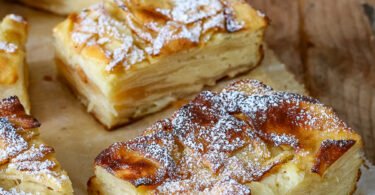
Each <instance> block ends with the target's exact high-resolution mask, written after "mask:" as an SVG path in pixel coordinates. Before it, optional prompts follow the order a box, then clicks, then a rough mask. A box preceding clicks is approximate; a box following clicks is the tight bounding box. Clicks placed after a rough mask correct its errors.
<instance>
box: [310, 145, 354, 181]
mask: <svg viewBox="0 0 375 195" xmlns="http://www.w3.org/2000/svg"><path fill="white" fill-rule="evenodd" d="M355 143H356V141H355V140H324V141H323V142H322V144H321V146H320V149H319V151H318V154H317V156H316V158H315V163H314V165H313V167H312V169H311V171H312V172H314V173H318V174H319V175H323V174H324V172H325V171H326V170H327V169H328V167H330V166H331V165H332V164H333V163H334V162H336V160H338V159H339V158H340V157H341V156H342V155H343V154H345V153H346V152H347V151H348V150H349V149H350V148H351V147H352V146H353V145H354V144H355Z"/></svg>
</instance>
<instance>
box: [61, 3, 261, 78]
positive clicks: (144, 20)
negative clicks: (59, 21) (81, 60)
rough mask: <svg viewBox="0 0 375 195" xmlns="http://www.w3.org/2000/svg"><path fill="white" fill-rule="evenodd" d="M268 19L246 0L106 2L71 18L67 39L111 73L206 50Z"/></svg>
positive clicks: (253, 28)
mask: <svg viewBox="0 0 375 195" xmlns="http://www.w3.org/2000/svg"><path fill="white" fill-rule="evenodd" d="M263 17H264V16H263V15H262V14H261V13H260V12H257V11H255V10H254V9H252V8H251V7H250V6H249V5H248V4H247V3H246V2H245V1H241V0H225V1H220V0H201V1H196V0H188V1H179V0H162V1H144V0H120V1H107V2H106V3H102V4H97V5H95V6H92V7H90V8H88V9H87V10H85V11H83V12H81V13H80V14H72V15H70V17H69V21H70V22H71V27H70V31H69V34H68V36H70V39H71V41H72V42H73V43H74V45H75V47H76V48H77V51H78V52H81V51H85V50H86V52H87V53H88V55H92V56H93V57H95V58H98V59H100V60H105V61H107V63H108V65H107V66H106V67H105V69H106V70H107V71H112V70H114V69H116V67H119V68H120V69H122V68H125V69H129V68H130V67H131V66H132V65H134V64H137V63H140V62H143V61H148V62H152V61H153V60H155V59H154V58H157V57H160V56H168V55H169V54H172V53H176V52H179V51H182V50H188V49H189V48H192V47H197V46H204V45H205V44H206V43H207V42H209V41H210V40H211V39H212V37H213V35H215V34H217V33H234V32H238V31H246V30H252V31H254V30H257V29H261V28H264V27H265V25H266V23H267V22H266V20H264V18H263Z"/></svg>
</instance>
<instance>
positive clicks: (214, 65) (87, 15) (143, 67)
mask: <svg viewBox="0 0 375 195" xmlns="http://www.w3.org/2000/svg"><path fill="white" fill-rule="evenodd" d="M266 26H267V19H266V18H265V17H264V15H262V14H261V13H260V12H258V11H256V10H254V9H253V8H251V7H250V5H248V4H247V3H246V2H245V1H242V0H185V1H181V0H160V1H153V0H108V1H105V2H104V3H101V4H97V5H95V6H92V7H91V8H89V9H87V10H84V11H82V12H81V13H80V14H72V15H70V16H69V17H68V19H66V20H65V21H64V22H62V23H61V24H59V25H58V26H57V27H56V28H55V29H54V40H55V47H56V62H57V66H58V70H59V73H60V74H61V75H62V77H63V78H64V79H65V80H66V81H67V83H68V84H69V85H70V86H71V88H72V89H73V90H74V91H75V93H76V94H77V96H78V97H79V98H80V99H81V101H82V102H83V103H84V104H85V105H86V106H87V109H88V111H89V112H91V113H93V114H94V115H95V116H96V117H97V119H98V120H99V121H100V122H101V123H102V124H104V125H105V126H106V127H107V128H113V127H115V126H118V125H121V124H124V123H127V122H129V121H131V120H133V119H136V118H139V117H141V116H144V115H147V114H150V113H153V112H156V111H158V110H160V109H162V108H164V107H166V106H167V105H168V104H169V103H171V102H173V101H175V100H176V99H178V98H181V97H185V96H186V95H187V94H192V93H194V92H198V91H200V90H201V89H202V88H203V87H204V86H206V85H214V84H215V82H216V81H217V80H218V79H221V78H223V77H227V76H229V77H233V76H235V75H237V74H239V73H242V72H245V71H248V70H250V69H252V68H254V67H255V66H256V65H257V64H258V63H259V62H260V60H261V58H262V42H263V35H264V30H265V28H266Z"/></svg>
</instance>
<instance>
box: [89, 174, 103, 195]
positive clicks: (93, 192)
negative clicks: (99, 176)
mask: <svg viewBox="0 0 375 195" xmlns="http://www.w3.org/2000/svg"><path fill="white" fill-rule="evenodd" d="M95 179H96V177H95V176H92V177H90V179H89V180H88V181H87V194H89V195H100V194H101V192H100V191H99V189H97V188H96V186H95V185H96V184H95V183H94V182H95Z"/></svg>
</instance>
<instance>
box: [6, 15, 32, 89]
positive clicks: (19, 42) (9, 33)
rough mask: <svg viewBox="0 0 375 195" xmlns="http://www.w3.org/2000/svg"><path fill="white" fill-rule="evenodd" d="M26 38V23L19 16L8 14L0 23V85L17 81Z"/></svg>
mask: <svg viewBox="0 0 375 195" xmlns="http://www.w3.org/2000/svg"><path fill="white" fill-rule="evenodd" d="M26 36H27V22H26V20H24V19H23V18H22V17H21V16H17V15H14V14H10V15H8V16H6V17H5V18H4V19H3V21H2V22H1V23H0V70H1V71H0V85H2V84H5V85H9V84H13V83H15V82H16V81H17V80H18V78H19V75H18V71H19V64H18V63H19V62H22V61H23V56H22V55H23V51H24V45H25V42H26Z"/></svg>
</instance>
